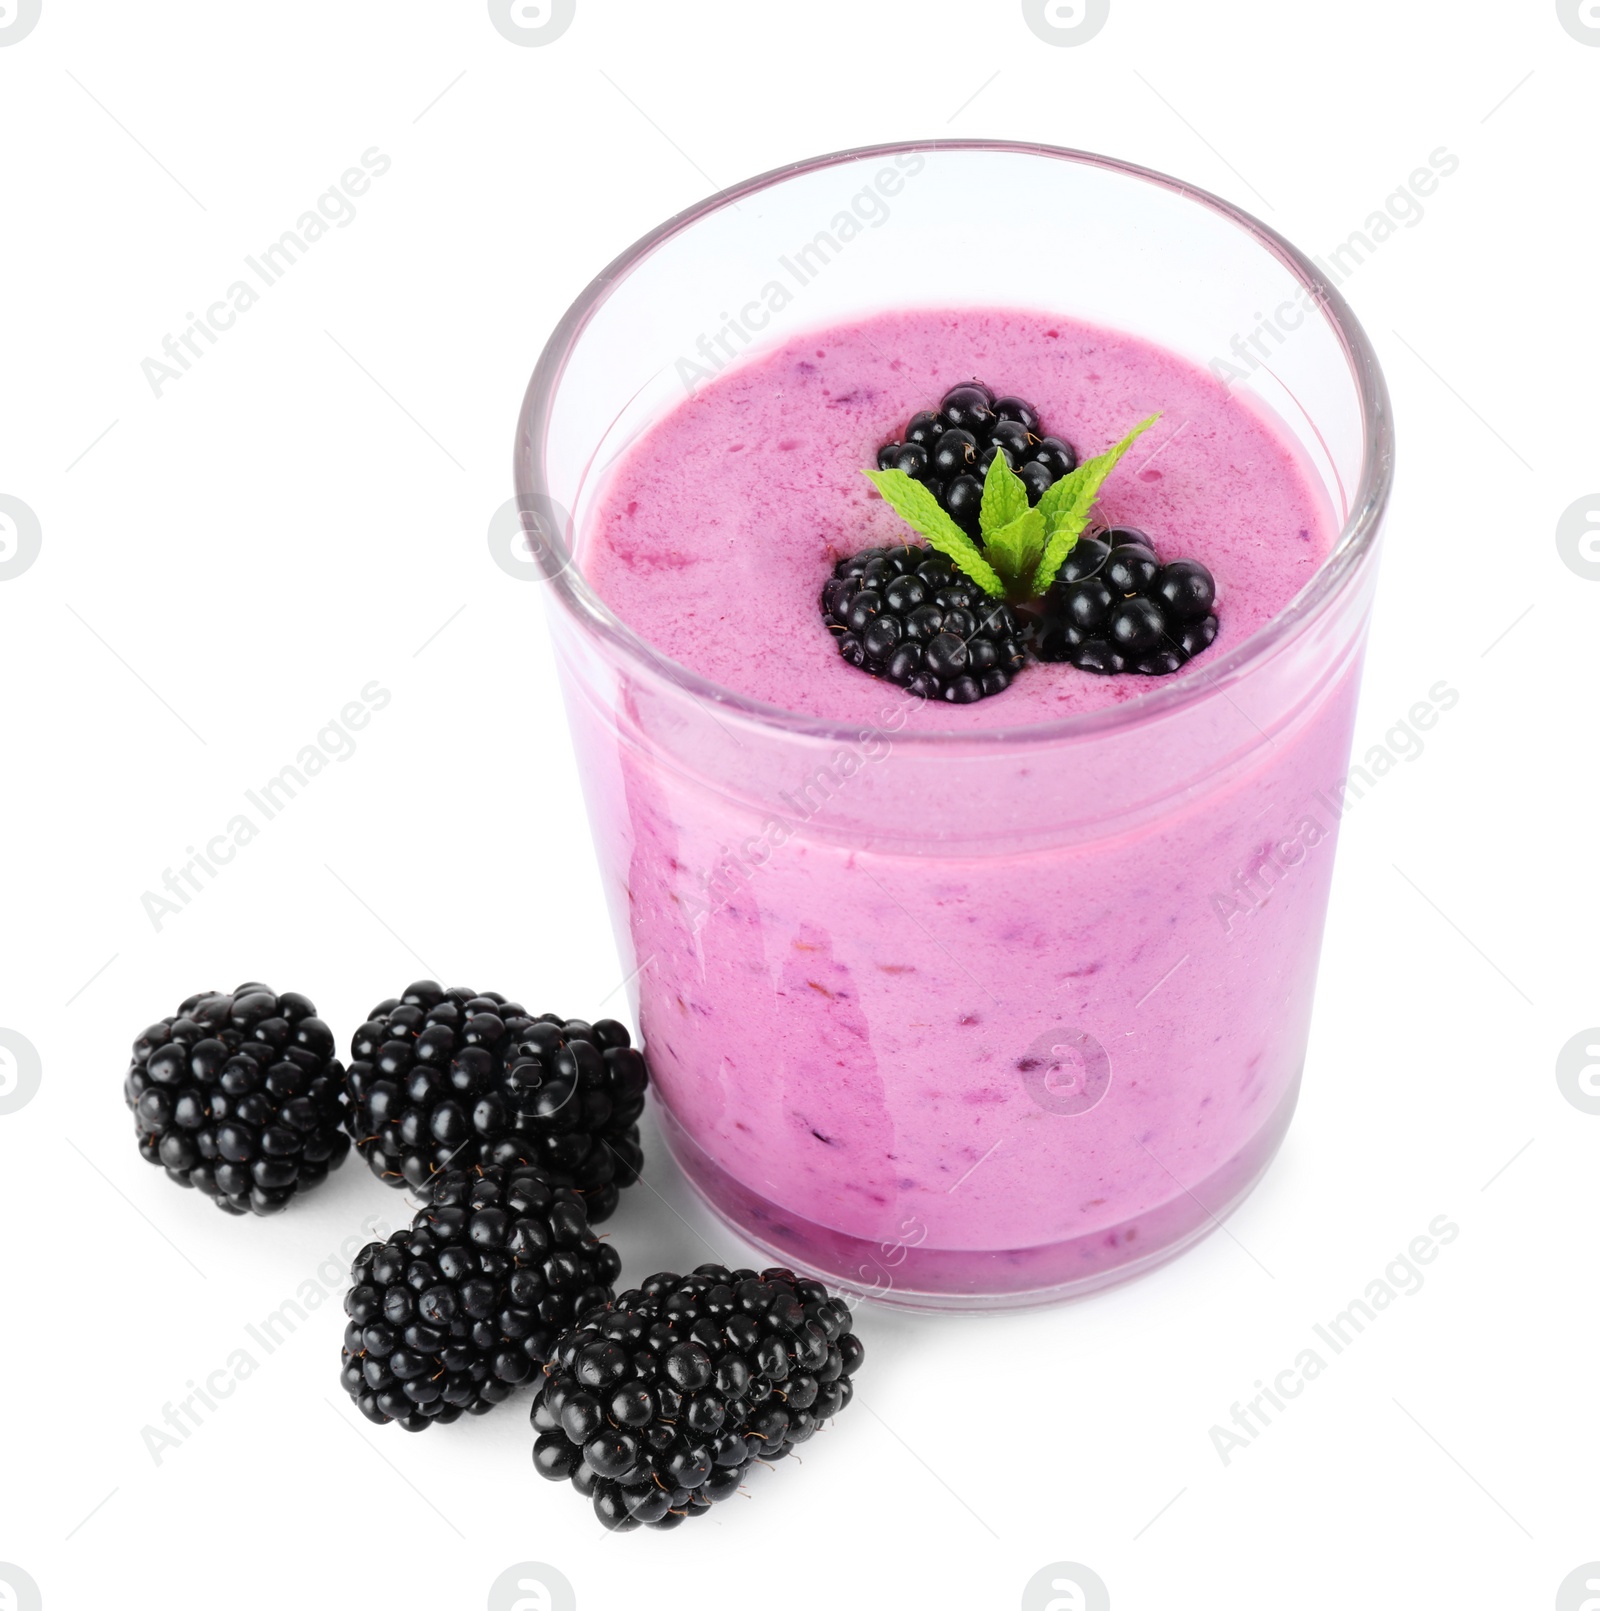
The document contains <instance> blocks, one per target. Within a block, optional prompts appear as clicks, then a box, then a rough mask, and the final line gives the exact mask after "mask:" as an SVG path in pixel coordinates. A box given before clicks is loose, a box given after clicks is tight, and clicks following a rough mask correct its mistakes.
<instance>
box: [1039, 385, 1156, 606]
mask: <svg viewBox="0 0 1600 1611" xmlns="http://www.w3.org/2000/svg"><path fill="white" fill-rule="evenodd" d="M1160 418H1161V416H1160V415H1159V414H1152V415H1151V416H1150V418H1149V419H1147V420H1144V421H1142V422H1141V423H1140V424H1138V425H1135V426H1134V428H1133V429H1132V430H1131V431H1129V432H1128V434H1127V435H1126V436H1125V437H1123V439H1122V440H1121V441H1120V442H1118V443H1117V445H1116V446H1115V447H1114V448H1111V449H1110V450H1109V451H1107V452H1105V453H1102V454H1100V456H1099V457H1098V458H1093V459H1085V460H1084V461H1083V463H1082V464H1080V465H1079V466H1078V468H1077V469H1076V470H1074V471H1073V472H1072V473H1071V474H1070V475H1064V476H1062V478H1061V479H1060V480H1059V481H1057V482H1056V483H1055V484H1054V485H1052V486H1050V487H1048V488H1047V489H1046V490H1045V494H1044V496H1043V497H1042V498H1041V499H1040V500H1039V502H1038V504H1037V505H1036V508H1037V509H1038V510H1039V512H1040V513H1041V514H1043V516H1044V528H1045V540H1044V558H1043V559H1042V560H1041V561H1040V563H1039V569H1038V570H1037V571H1036V572H1035V573H1034V578H1033V591H1034V593H1035V595H1038V594H1041V593H1043V592H1044V591H1045V590H1046V589H1047V588H1048V587H1049V586H1050V584H1051V583H1052V582H1053V581H1054V580H1055V579H1056V572H1057V571H1059V570H1060V569H1061V566H1062V563H1063V561H1064V560H1065V559H1066V557H1067V555H1068V554H1070V553H1071V552H1072V550H1073V547H1074V546H1075V545H1076V543H1077V541H1078V538H1079V537H1080V536H1081V535H1082V534H1083V528H1084V527H1085V526H1087V525H1088V524H1089V513H1090V511H1091V510H1092V509H1093V508H1094V501H1095V499H1096V498H1097V497H1099V495H1100V489H1101V487H1103V486H1104V485H1105V481H1106V477H1107V476H1109V475H1110V474H1111V472H1112V471H1113V470H1114V469H1116V467H1117V464H1118V463H1119V461H1120V460H1121V458H1122V455H1123V454H1124V453H1126V452H1127V451H1128V449H1129V448H1130V447H1132V446H1133V444H1134V441H1135V440H1136V439H1137V438H1138V437H1140V436H1142V435H1143V434H1144V433H1145V432H1146V431H1148V430H1149V429H1150V427H1151V426H1152V425H1154V424H1155V422H1156V421H1157V420H1158V419H1160Z"/></svg>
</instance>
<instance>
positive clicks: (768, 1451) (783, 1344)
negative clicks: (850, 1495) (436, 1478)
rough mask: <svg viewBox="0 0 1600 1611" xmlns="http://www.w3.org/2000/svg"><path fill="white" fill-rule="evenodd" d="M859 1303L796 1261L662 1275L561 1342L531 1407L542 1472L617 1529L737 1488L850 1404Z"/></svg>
mask: <svg viewBox="0 0 1600 1611" xmlns="http://www.w3.org/2000/svg"><path fill="white" fill-rule="evenodd" d="M850 1326H851V1315H850V1310H849V1309H848V1308H847V1307H846V1305H845V1304H844V1303H843V1302H842V1301H841V1300H840V1299H838V1298H834V1297H830V1296H829V1294H828V1290H827V1288H826V1287H824V1286H821V1285H820V1284H819V1283H817V1282H815V1281H807V1280H803V1279H801V1278H800V1277H798V1276H796V1275H795V1274H794V1272H793V1271H791V1270H784V1269H771V1270H763V1271H761V1272H760V1274H759V1275H758V1274H757V1273H756V1272H755V1271H754V1270H728V1269H724V1268H723V1267H722V1266H721V1265H717V1264H702V1265H701V1266H700V1267H699V1268H698V1269H697V1270H695V1272H694V1273H693V1274H692V1275H687V1276H682V1275H672V1274H663V1275H654V1276H651V1278H650V1279H649V1280H648V1281H646V1282H645V1283H644V1285H643V1286H641V1287H638V1288H635V1289H633V1290H630V1291H628V1292H624V1293H622V1294H621V1295H620V1296H619V1297H617V1298H616V1299H615V1300H614V1301H613V1302H612V1303H611V1304H610V1305H608V1306H607V1307H606V1308H604V1309H597V1310H593V1311H591V1312H590V1313H588V1314H587V1315H585V1316H584V1317H583V1318H582V1319H580V1320H579V1322H578V1324H577V1326H576V1327H575V1328H574V1329H573V1330H571V1331H569V1332H568V1333H567V1334H566V1335H565V1336H564V1337H562V1338H561V1339H560V1341H559V1342H558V1343H557V1344H556V1348H555V1352H554V1354H553V1355H552V1357H551V1359H550V1362H549V1364H547V1365H546V1366H545V1380H544V1384H543V1386H542V1388H541V1390H540V1393H539V1396H538V1398H537V1399H536V1400H535V1401H534V1406H533V1425H534V1430H535V1431H536V1432H537V1433H538V1437H537V1439H536V1441H535V1443H534V1446H533V1463H534V1467H535V1469H536V1470H537V1471H538V1472H539V1473H540V1475H541V1476H545V1477H548V1478H550V1479H551V1480H552V1481H554V1482H561V1481H564V1480H565V1481H570V1482H571V1483H572V1485H573V1487H575V1488H576V1489H577V1490H578V1492H579V1493H581V1494H583V1495H584V1496H585V1497H586V1498H587V1499H589V1500H590V1502H591V1503H592V1504H593V1506H594V1510H595V1514H596V1515H597V1516H598V1517H599V1518H600V1521H601V1523H602V1524H603V1525H604V1526H605V1527H607V1528H609V1529H610V1530H611V1531H613V1532H630V1531H632V1530H633V1529H634V1528H636V1527H639V1526H641V1525H643V1526H648V1527H656V1528H669V1527H676V1526H679V1525H681V1524H682V1523H683V1522H684V1521H686V1520H687V1519H688V1518H689V1517H691V1516H699V1515H702V1514H704V1513H705V1512H706V1511H708V1510H709V1509H710V1508H711V1506H712V1505H713V1504H715V1503H716V1502H717V1501H718V1500H719V1499H726V1498H727V1497H728V1495H729V1494H731V1493H734V1492H735V1491H736V1490H737V1489H738V1487H739V1484H740V1481H741V1479H742V1478H743V1476H744V1472H745V1469H746V1468H747V1467H748V1466H749V1464H750V1462H751V1461H752V1460H757V1459H759V1460H764V1461H772V1460H778V1459H781V1458H782V1457H783V1456H784V1455H786V1454H788V1453H789V1451H790V1450H791V1449H793V1448H794V1447H795V1446H796V1445H797V1444H800V1443H804V1442H805V1441H806V1439H807V1438H809V1437H810V1436H811V1435H812V1434H813V1433H814V1432H815V1431H816V1429H817V1427H818V1426H819V1425H820V1424H821V1423H822V1422H823V1421H825V1420H828V1419H830V1418H831V1417H833V1416H834V1415H837V1414H838V1412H839V1411H840V1410H842V1409H843V1408H844V1407H845V1405H847V1404H848V1403H849V1402H850V1396H851V1382H850V1378H851V1375H852V1374H853V1373H854V1371H855V1370H856V1369H857V1367H858V1366H859V1365H860V1363H861V1358H862V1347H861V1342H860V1339H859V1338H858V1337H856V1336H855V1335H854V1333H853V1332H852V1331H851V1329H850Z"/></svg>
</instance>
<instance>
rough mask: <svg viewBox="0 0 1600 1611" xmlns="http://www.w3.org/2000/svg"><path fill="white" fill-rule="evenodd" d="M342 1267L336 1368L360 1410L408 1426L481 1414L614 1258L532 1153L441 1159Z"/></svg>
mask: <svg viewBox="0 0 1600 1611" xmlns="http://www.w3.org/2000/svg"><path fill="white" fill-rule="evenodd" d="M428 1197H429V1202H428V1204H427V1206H426V1207H424V1208H423V1209H422V1210H421V1211H420V1212H419V1213H418V1214H417V1216H416V1218H415V1219H414V1220H413V1221H412V1223H411V1229H410V1230H406V1231H396V1232H395V1233H394V1235H393V1236H391V1237H390V1238H389V1240H388V1241H387V1242H370V1243H368V1244H367V1246H366V1247H364V1248H363V1249H362V1250H361V1251H360V1252H359V1253H358V1254H357V1255H356V1258H355V1263H354V1264H353V1265H352V1266H351V1269H350V1279H351V1282H352V1285H351V1289H350V1291H349V1293H347V1294H346V1296H345V1300H344V1308H345V1313H346V1314H347V1315H349V1317H350V1321H349V1324H348V1325H347V1326H346V1327H345V1332H344V1351H343V1356H342V1361H341V1364H342V1370H341V1377H340V1379H341V1380H342V1381H343V1383H344V1387H345V1391H346V1392H347V1393H349V1395H350V1396H351V1398H353V1399H354V1400H355V1402H356V1406H357V1408H359V1409H360V1411H361V1413H362V1414H363V1415H365V1416H366V1417H367V1419H368V1420H371V1421H376V1422H378V1423H379V1424H380V1425H381V1424H383V1423H384V1422H386V1421H398V1422H399V1423H400V1424H401V1426H403V1427H404V1428H405V1429H406V1430H407V1431H408V1432H418V1431H420V1430H421V1429H422V1428H423V1427H425V1426H430V1425H432V1424H434V1423H435V1422H450V1421H454V1420H456V1419H457V1418H458V1417H459V1416H460V1415H461V1414H462V1413H463V1411H464V1412H465V1413H467V1414H468V1415H482V1414H484V1413H485V1412H487V1411H489V1410H491V1409H493V1408H494V1406H495V1405H496V1404H499V1403H502V1402H503V1401H504V1400H505V1399H508V1398H509V1397H510V1396H511V1394H512V1393H513V1392H514V1391H515V1390H516V1389H517V1387H519V1386H520V1385H521V1384H522V1383H523V1382H526V1381H529V1380H530V1379H532V1378H533V1377H534V1376H535V1375H536V1374H537V1372H538V1368H539V1366H540V1365H542V1364H543V1363H544V1362H545V1360H546V1359H548V1358H549V1357H550V1352H551V1349H552V1348H553V1347H554V1346H555V1344H556V1341H557V1339H558V1338H559V1337H560V1336H561V1334H562V1333H563V1332H565V1331H566V1330H567V1329H568V1328H569V1327H570V1326H571V1325H572V1324H573V1322H574V1321H581V1320H582V1319H584V1318H585V1317H586V1316H588V1315H589V1314H590V1313H592V1312H597V1313H600V1314H604V1313H605V1305H606V1304H607V1303H609V1302H610V1299H611V1295H612V1284H613V1283H614V1282H615V1281H616V1278H617V1275H618V1273H619V1272H620V1271H621V1269H622V1261H621V1260H620V1259H619V1258H618V1257H617V1253H616V1249H615V1248H613V1247H612V1246H611V1245H610V1244H609V1243H606V1242H602V1241H600V1240H599V1239H598V1238H597V1237H596V1236H595V1234H594V1232H593V1231H592V1230H591V1229H590V1226H589V1216H588V1215H587V1214H586V1213H585V1212H584V1206H583V1199H582V1198H581V1197H579V1196H578V1195H577V1193H576V1192H572V1191H569V1190H567V1188H565V1187H564V1186H556V1185H553V1184H552V1183H551V1182H550V1181H549V1179H548V1178H547V1177H546V1176H545V1173H544V1171H543V1170H541V1169H538V1168H535V1167H534V1166H533V1165H532V1164H516V1165H512V1166H509V1167H501V1166H499V1165H490V1166H488V1167H486V1168H483V1167H480V1168H476V1169H470V1170H468V1169H451V1170H447V1171H445V1172H444V1173H443V1174H441V1175H439V1176H438V1177H437V1178H436V1179H435V1180H434V1182H433V1184H432V1186H431V1187H430V1188H429V1189H428Z"/></svg>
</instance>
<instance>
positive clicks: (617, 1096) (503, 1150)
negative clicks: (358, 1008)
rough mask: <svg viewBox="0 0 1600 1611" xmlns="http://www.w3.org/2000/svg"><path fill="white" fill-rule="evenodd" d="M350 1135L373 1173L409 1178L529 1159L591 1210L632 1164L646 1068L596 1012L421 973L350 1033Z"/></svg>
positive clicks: (633, 1173) (637, 1157) (603, 1202)
mask: <svg viewBox="0 0 1600 1611" xmlns="http://www.w3.org/2000/svg"><path fill="white" fill-rule="evenodd" d="M350 1055H351V1063H350V1075H349V1087H350V1098H351V1103H350V1111H349V1113H348V1115H347V1117H346V1124H347V1126H348V1128H349V1131H350V1136H351V1139H352V1140H353V1141H354V1142H355V1144H356V1147H357V1149H358V1150H359V1151H360V1153H361V1155H362V1156H363V1157H364V1158H365V1159H366V1160H367V1163H368V1164H369V1165H370V1166H371V1168H372V1172H373V1174H375V1175H376V1176H377V1177H378V1178H379V1179H380V1180H384V1181H387V1182H389V1184H390V1185H393V1186H404V1185H409V1186H412V1187H414V1188H420V1187H422V1186H424V1185H426V1184H427V1182H428V1181H429V1180H430V1179H431V1178H432V1177H433V1176H434V1175H436V1174H438V1173H439V1171H441V1170H443V1169H446V1168H448V1167H451V1166H454V1167H455V1168H457V1169H463V1168H469V1167H471V1166H472V1165H475V1164H483V1165H488V1164H537V1165H538V1166H539V1168H541V1169H542V1170H544V1172H545V1174H546V1176H547V1177H548V1179H549V1180H550V1182H551V1183H552V1184H553V1185H556V1186H565V1187H569V1188H571V1189H572V1190H574V1191H577V1192H580V1193H581V1194H582V1195H583V1198H584V1202H585V1205H586V1207H587V1209H588V1215H589V1219H590V1221H591V1223H594V1224H599V1223H600V1221H602V1220H604V1219H607V1218H609V1217H610V1215H611V1214H612V1213H613V1211H614V1210H615V1209H616V1206H617V1196H618V1192H619V1189H620V1188H621V1187H623V1186H630V1185H632V1184H633V1182H634V1181H636V1180H637V1179H638V1178H639V1167H640V1164H641V1163H642V1161H643V1155H642V1153H641V1151H640V1147H639V1126H638V1124H637V1122H636V1121H637V1120H638V1117H639V1115H640V1114H641V1113H642V1112H643V1111H644V1093H645V1086H646V1084H647V1083H648V1079H649V1074H648V1070H647V1069H646V1066H645V1061H644V1058H643V1057H642V1056H640V1054H639V1053H638V1052H637V1051H635V1050H634V1049H633V1048H632V1047H631V1046H630V1045H629V1042H628V1032H627V1030H626V1029H624V1028H623V1026H622V1025H621V1024H619V1023H617V1022H615V1020H613V1019H610V1018H603V1019H601V1020H600V1022H599V1023H595V1024H589V1023H585V1022H584V1021H583V1020H582V1019H577V1018H570V1019H566V1020H562V1019H560V1018H558V1017H556V1015H555V1014H554V1013H545V1014H544V1015H543V1016H542V1017H539V1018H535V1017H533V1016H532V1015H531V1014H530V1013H529V1012H527V1011H526V1010H525V1009H524V1008H523V1007H522V1006H520V1005H519V1004H518V1003H517V1002H514V1001H507V1000H506V998H505V997H504V996H501V995H497V994H495V993H494V992H493V991H489V992H486V993H484V994H481V995H480V994H479V993H478V992H476V991H473V990H464V989H454V990H442V989H440V987H439V986H438V985H436V984H435V983H434V982H433V981H432V980H431V979H422V980H419V981H418V982H417V983H415V984H413V985H411V986H409V987H408V988H407V989H406V991H405V993H404V994H403V995H401V996H398V997H390V998H389V999H388V1000H387V1001H381V1002H379V1003H378V1005H377V1006H376V1007H374V1008H373V1010H372V1013H371V1015H370V1017H369V1019H368V1021H367V1022H366V1023H364V1024H363V1025H362V1026H361V1028H360V1029H358V1030H357V1031H356V1033H355V1036H354V1038H353V1039H352V1041H351V1043H350Z"/></svg>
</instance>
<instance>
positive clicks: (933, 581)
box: [821, 545, 1027, 705]
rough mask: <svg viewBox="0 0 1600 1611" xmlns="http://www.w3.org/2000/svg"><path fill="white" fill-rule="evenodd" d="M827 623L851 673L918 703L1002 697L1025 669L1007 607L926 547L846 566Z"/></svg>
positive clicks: (830, 595) (826, 604)
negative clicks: (865, 674) (878, 680)
mask: <svg viewBox="0 0 1600 1611" xmlns="http://www.w3.org/2000/svg"><path fill="white" fill-rule="evenodd" d="M821 604H822V619H823V622H824V623H825V624H826V626H827V628H828V630H829V631H830V632H832V633H834V634H835V636H836V637H837V638H838V640H839V653H840V654H841V655H842V656H843V657H844V658H845V659H846V660H847V661H848V662H849V663H850V664H851V665H852V666H859V667H860V668H861V669H862V670H863V671H869V672H871V673H872V675H873V676H875V677H885V678H887V679H888V680H889V681H890V682H894V683H899V684H900V685H901V686H902V687H904V688H905V689H906V690H907V691H908V692H910V693H912V694H915V695H916V696H917V697H919V698H922V699H947V700H950V701H951V702H952V703H954V704H958V705H968V704H971V703H972V702H973V701H974V700H976V699H982V698H984V697H985V696H986V695H988V694H998V693H1000V692H1002V691H1003V690H1004V689H1005V688H1007V687H1008V686H1009V685H1010V682H1011V679H1012V677H1014V676H1015V675H1016V673H1017V672H1018V671H1019V670H1020V669H1021V668H1022V666H1024V665H1025V664H1026V663H1027V649H1026V646H1025V644H1024V642H1023V635H1022V627H1021V625H1020V624H1019V623H1018V621H1017V617H1016V615H1015V613H1014V612H1013V610H1012V609H1011V606H1010V605H1008V604H1000V603H997V602H996V601H995V600H993V599H991V598H990V597H989V596H988V595H987V594H986V593H985V592H984V591H983V589H982V588H981V587H979V586H978V584H977V583H976V582H973V581H970V580H969V579H968V578H967V577H965V576H962V575H961V574H960V573H959V572H957V571H956V569H955V567H954V566H953V565H951V563H950V561H949V560H947V559H946V558H945V557H944V556H943V555H942V554H937V553H935V552H934V551H933V550H932V549H930V548H921V547H918V546H916V545H907V546H905V547H902V548H868V549H864V550H863V551H862V552H861V553H859V554H852V555H851V556H850V557H849V558H847V559H841V560H840V561H839V563H838V564H837V565H836V566H835V567H834V571H833V576H832V577H831V578H830V579H829V581H828V583H827V585H826V586H825V587H824V588H823V590H822V600H821Z"/></svg>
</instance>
